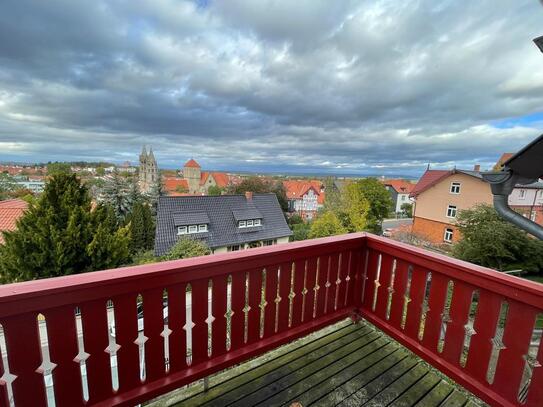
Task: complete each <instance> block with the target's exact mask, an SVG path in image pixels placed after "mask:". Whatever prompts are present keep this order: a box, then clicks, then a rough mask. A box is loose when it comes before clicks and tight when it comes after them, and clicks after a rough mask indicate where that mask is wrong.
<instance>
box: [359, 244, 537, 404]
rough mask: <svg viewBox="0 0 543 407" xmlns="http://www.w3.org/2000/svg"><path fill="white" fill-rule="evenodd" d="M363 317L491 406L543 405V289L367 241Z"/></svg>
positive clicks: (443, 258)
mask: <svg viewBox="0 0 543 407" xmlns="http://www.w3.org/2000/svg"><path fill="white" fill-rule="evenodd" d="M363 252H364V254H363V256H365V257H366V258H367V263H366V264H365V266H364V270H363V271H362V278H361V281H362V284H363V287H362V290H361V291H362V293H363V298H362V316H363V317H364V318H366V319H367V320H368V321H370V322H371V323H373V324H374V325H375V326H377V327H378V328H380V329H381V330H383V331H384V332H386V333H387V334H389V335H390V336H392V337H393V338H395V339H396V340H397V341H399V342H400V343H402V344H403V345H404V346H406V347H408V348H409V349H411V350H412V351H414V352H415V353H417V354H418V355H419V356H421V357H422V358H424V359H425V360H426V361H428V362H429V363H430V364H432V365H433V366H434V367H436V368H437V369H439V370H441V371H442V372H443V373H445V374H446V375H448V376H449V377H451V378H452V379H454V380H455V381H456V382H457V383H459V384H461V385H463V386H464V387H466V388H467V389H468V390H470V391H471V392H473V393H474V394H476V395H477V396H479V397H480V398H481V399H483V400H484V401H486V402H488V403H490V404H491V405H493V406H494V405H499V406H520V405H524V406H542V405H543V370H542V369H543V368H542V367H541V365H542V364H543V346H542V345H541V330H542V329H543V286H542V285H541V284H537V283H533V282H530V281H527V280H523V279H520V278H517V277H512V276H508V275H504V274H501V273H497V272H495V271H493V270H490V269H487V268H484V267H479V266H475V265H473V264H470V263H466V262H463V261H459V260H455V259H451V258H449V257H446V256H442V255H438V254H434V253H430V252H428V251H426V250H421V249H418V248H415V247H413V246H409V245H405V244H402V243H398V242H394V241H391V240H390V239H386V238H381V237H378V236H373V235H367V237H366V240H365V244H364V248H363Z"/></svg>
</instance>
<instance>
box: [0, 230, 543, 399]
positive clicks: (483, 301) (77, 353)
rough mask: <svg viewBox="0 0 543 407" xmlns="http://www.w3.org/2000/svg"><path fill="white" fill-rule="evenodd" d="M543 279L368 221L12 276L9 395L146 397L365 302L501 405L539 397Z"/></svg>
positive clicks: (4, 388) (5, 327) (384, 325)
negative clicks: (146, 261) (366, 230)
mask: <svg viewBox="0 0 543 407" xmlns="http://www.w3.org/2000/svg"><path fill="white" fill-rule="evenodd" d="M541 287H542V286H541V285H539V284H536V283H531V282H529V281H525V280H522V279H519V278H515V277H511V276H507V275H502V274H500V273H496V272H495V271H492V270H489V269H485V268H482V267H478V266H474V265H472V264H469V263H465V262H461V261H457V260H454V259H451V258H449V257H445V256H441V255H437V254H433V253H430V252H428V251H425V250H420V249H417V248H414V247H412V246H408V245H404V244H401V243H397V242H394V241H391V240H389V239H385V238H380V237H377V236H373V235H366V234H351V235H344V236H337V237H332V238H326V239H317V240H310V241H305V242H300V243H292V244H288V245H277V246H272V247H265V248H260V249H252V250H248V251H244V252H233V253H228V254H220V255H213V256H206V257H200V258H194V259H188V260H180V261H173V262H165V263H158V264H152V265H145V266H138V267H128V268H122V269H116V270H108V271H99V272H94V273H85V274H81V275H77V276H68V277H61V278H55V279H47V280H40V281H32V282H27V283H19V284H11V285H4V286H0V325H1V329H2V331H0V348H1V349H0V350H1V352H2V355H3V356H2V357H1V358H0V406H8V405H10V403H14V404H15V405H16V406H19V405H20V406H42V405H47V400H52V399H54V400H55V404H56V405H57V406H78V405H91V404H92V405H103V406H110V405H134V404H137V403H139V402H142V401H145V400H148V399H150V398H153V397H156V396H158V395H160V394H163V393H165V392H167V391H170V390H173V389H175V388H178V387H180V386H182V385H184V384H187V383H190V382H192V381H194V380H197V379H200V378H202V377H205V376H207V375H209V374H211V373H214V372H217V371H219V370H222V369H224V368H227V367H229V366H232V365H234V364H237V363H240V362H242V361H244V360H246V359H248V358H250V357H254V356H256V355H259V354H262V353H264V352H266V351H268V350H270V349H273V348H275V347H277V346H279V345H281V344H284V343H287V342H289V341H291V340H294V339H296V338H299V337H301V336H304V335H306V334H308V333H310V332H312V331H314V330H317V329H320V328H322V327H324V326H326V325H328V324H331V323H333V322H335V321H338V320H340V319H342V318H345V317H346V316H348V315H352V314H353V313H355V312H356V313H359V314H361V315H362V316H363V317H364V318H366V319H367V320H368V321H370V322H371V323H373V324H374V325H376V326H377V327H379V328H380V329H382V330H383V331H385V332H386V333H388V334H389V335H391V336H392V337H394V338H395V339H396V340H398V341H399V342H400V343H402V344H403V345H405V346H406V347H408V348H410V349H411V350H413V351H414V352H415V353H417V354H418V355H420V356H421V357H422V358H424V359H425V360H426V361H428V362H429V363H431V364H432V365H433V366H435V367H436V368H438V369H440V370H441V371H443V372H444V373H445V374H447V375H449V376H450V377H451V378H453V379H454V380H456V381H457V382H458V383H460V384H461V385H463V386H465V387H466V388H467V389H469V390H470V391H472V392H473V393H474V394H476V395H477V396H479V397H480V398H482V399H483V400H485V401H487V402H489V403H490V404H492V405H503V406H515V405H527V406H540V405H542V404H543V370H542V368H540V365H541V364H543V346H541V344H540V343H541V333H540V332H541V329H540V328H541V327H543V326H542V325H543V289H542V288H541ZM536 321H540V322H539V323H536Z"/></svg>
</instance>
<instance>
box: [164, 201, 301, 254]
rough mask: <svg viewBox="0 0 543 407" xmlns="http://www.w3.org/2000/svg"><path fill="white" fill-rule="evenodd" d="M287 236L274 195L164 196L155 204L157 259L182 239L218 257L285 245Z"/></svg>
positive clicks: (282, 216) (286, 226) (287, 229)
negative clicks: (200, 244)
mask: <svg viewBox="0 0 543 407" xmlns="http://www.w3.org/2000/svg"><path fill="white" fill-rule="evenodd" d="M290 235H292V231H291V230H290V229H289V227H288V225H287V222H286V220H285V216H284V215H283V212H282V211H281V206H280V205H279V202H278V201H277V196H276V195H275V194H253V193H251V192H247V193H246V194H245V195H219V196H165V197H160V198H159V201H158V209H157V226H156V238H155V253H156V255H158V256H161V255H163V254H165V253H167V252H168V251H169V250H170V249H171V248H172V246H173V245H174V244H175V243H176V242H177V241H178V240H179V239H181V238H185V237H188V238H193V239H200V240H202V241H204V242H205V243H206V244H207V245H208V246H209V247H210V249H211V250H212V251H213V253H221V252H229V251H237V250H243V249H248V248H252V247H259V246H271V245H274V244H277V243H287V242H288V240H289V236H290Z"/></svg>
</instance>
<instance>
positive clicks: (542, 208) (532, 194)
mask: <svg viewBox="0 0 543 407" xmlns="http://www.w3.org/2000/svg"><path fill="white" fill-rule="evenodd" d="M508 201H509V206H510V207H511V208H512V209H514V210H515V211H517V212H519V213H521V214H522V215H524V216H525V217H527V218H529V219H531V220H533V221H534V222H536V223H538V224H540V225H543V182H541V181H538V182H534V183H532V184H527V185H516V186H515V188H514V189H513V192H512V193H511V195H509V199H508Z"/></svg>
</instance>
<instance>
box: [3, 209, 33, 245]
mask: <svg viewBox="0 0 543 407" xmlns="http://www.w3.org/2000/svg"><path fill="white" fill-rule="evenodd" d="M27 208H28V203H27V202H26V201H23V200H22V199H8V200H5V201H0V244H2V243H4V237H3V234H2V232H6V231H11V230H15V228H16V223H17V220H18V219H19V218H20V217H21V216H23V214H24V212H25V210H26V209H27Z"/></svg>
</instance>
